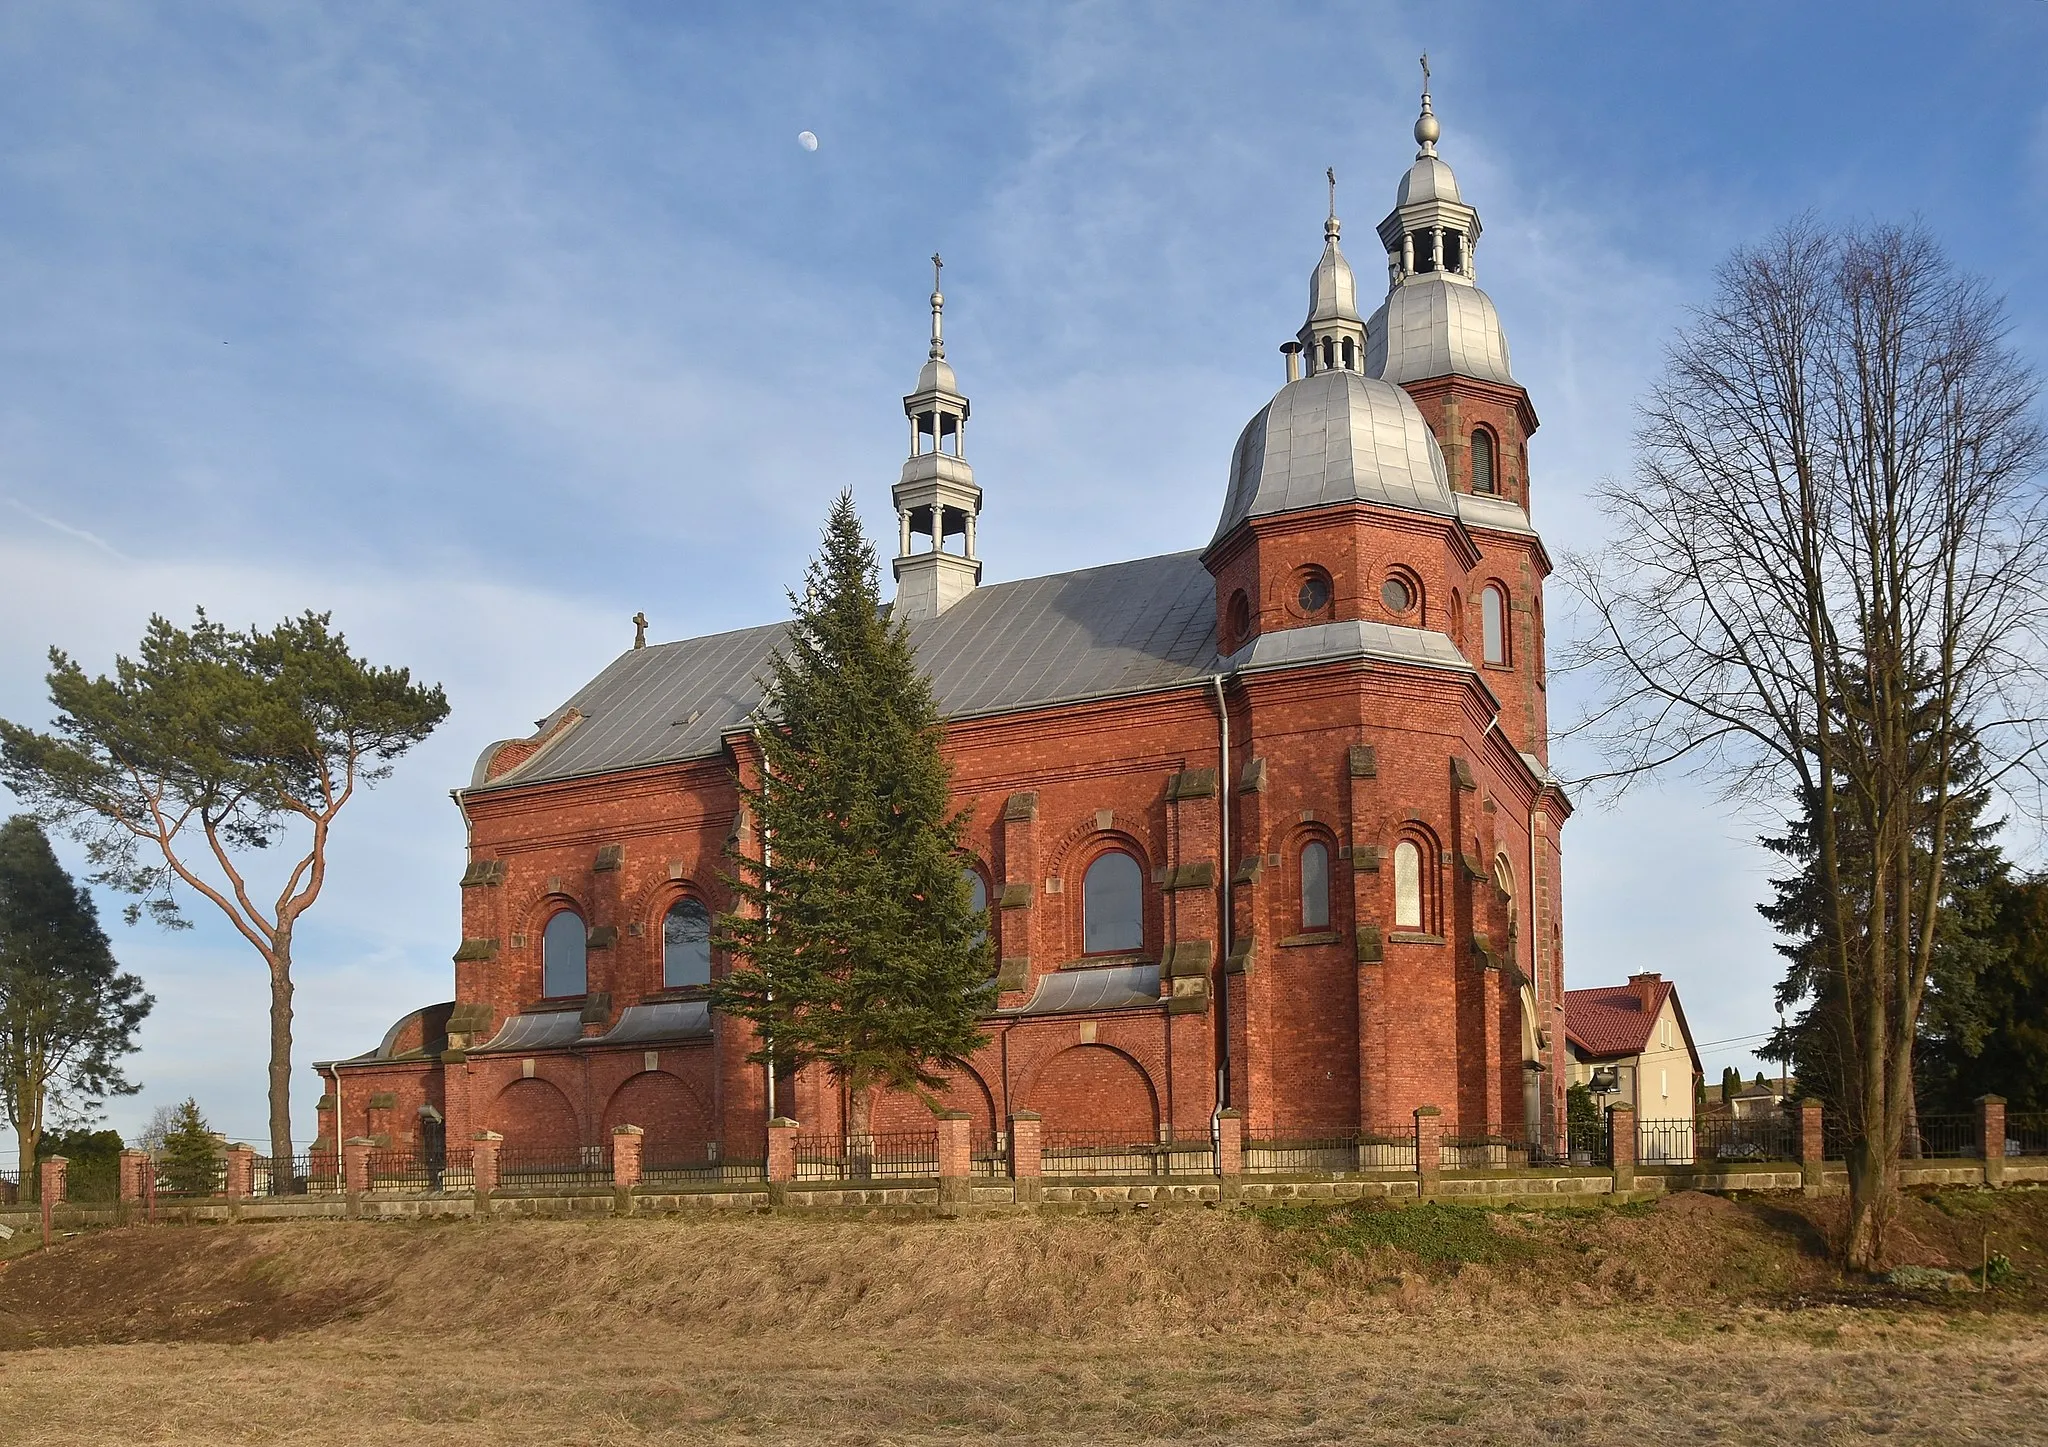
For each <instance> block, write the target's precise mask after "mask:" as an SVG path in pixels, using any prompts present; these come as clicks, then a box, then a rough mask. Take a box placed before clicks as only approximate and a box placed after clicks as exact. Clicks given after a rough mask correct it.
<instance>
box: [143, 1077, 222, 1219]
mask: <svg viewBox="0 0 2048 1447" xmlns="http://www.w3.org/2000/svg"><path fill="white" fill-rule="evenodd" d="M157 1175H158V1176H159V1177H160V1178H161V1179H162V1180H163V1182H164V1184H165V1185H166V1186H167V1187H168V1188H169V1189H171V1190H173V1191H176V1192H177V1193H178V1194H180V1195H185V1196H210V1195H212V1194H213V1193H214V1192H215V1191H216V1190H218V1189H219V1187H220V1180H221V1160H220V1148H219V1145H218V1143H217V1142H216V1141H215V1140H214V1138H213V1132H212V1131H211V1130H210V1129H208V1127H207V1124H206V1117H205V1116H203V1115H201V1114H200V1113H199V1102H198V1101H196V1100H193V1099H191V1098H190V1097H189V1096H188V1097H187V1098H186V1100H185V1103H184V1104H183V1105H180V1106H179V1107H178V1113H177V1117H176V1118H175V1120H174V1121H173V1122H172V1124H171V1128H170V1130H169V1131H167V1132H165V1134H164V1148H163V1150H162V1151H161V1152H159V1153H158V1155H157Z"/></svg>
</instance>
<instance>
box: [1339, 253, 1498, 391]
mask: <svg viewBox="0 0 2048 1447" xmlns="http://www.w3.org/2000/svg"><path fill="white" fill-rule="evenodd" d="M1365 370H1366V375H1368V376H1372V377H1383V378H1385V379H1386V380H1387V381H1389V382H1421V381H1426V380H1428V379H1429V378H1431V377H1448V376H1452V375H1456V376H1460V377H1475V378H1477V379H1478V380H1480V381H1482V382H1499V383H1502V384H1503V385H1505V386H1509V387H1516V386H1520V385H1521V384H1520V383H1519V382H1517V381H1515V377H1514V373H1513V372H1511V371H1509V369H1508V339H1507V336H1506V334H1505V333H1503V332H1502V331H1501V329H1500V314H1499V313H1498V312H1496V311H1495V310H1494V308H1493V300H1492V298H1491V297H1489V296H1487V294H1486V293H1485V292H1483V291H1481V290H1480V289H1479V288H1478V287H1476V286H1474V285H1473V284H1472V283H1471V282H1470V281H1467V280H1466V279H1465V278H1463V277H1460V276H1453V275H1447V274H1445V273H1441V272H1434V273H1426V274H1424V275H1421V276H1410V277H1406V278H1404V279H1403V280H1402V281H1401V282H1399V283H1398V284H1397V285H1396V286H1395V287H1394V289H1393V290H1392V291H1391V292H1389V293H1388V295H1387V299H1386V301H1385V302H1384V303H1382V304H1381V306H1380V309H1379V310H1378V311H1376V312H1374V313H1373V314H1372V320H1370V321H1368V322H1367V323H1366V324H1365Z"/></svg>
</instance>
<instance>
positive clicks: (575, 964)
mask: <svg viewBox="0 0 2048 1447" xmlns="http://www.w3.org/2000/svg"><path fill="white" fill-rule="evenodd" d="M584 933H585V932H584V928H583V916H582V915H580V914H578V913H576V911H575V910H573V909H565V910H562V911H561V912H560V913H558V914H556V915H555V916H554V917H553V918H552V919H550V920H549V921H548V924H547V928H546V929H545V930H544V931H542V933H541V937H540V992H541V994H543V995H545V996H548V997H549V998H554V997H556V996H561V995H581V994H583V993H585V992H586V991H588V990H589V989H590V969H589V961H588V959H587V958H586V956H585V954H584Z"/></svg>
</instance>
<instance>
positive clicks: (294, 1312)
mask: <svg viewBox="0 0 2048 1447" xmlns="http://www.w3.org/2000/svg"><path fill="white" fill-rule="evenodd" d="M281 1244H283V1243H274V1242H267V1241H265V1240H263V1239H261V1238H259V1237H257V1236H256V1235H255V1234H253V1233H249V1234H244V1233H242V1232H238V1231H233V1230H225V1229H218V1230H217V1229H201V1228H192V1229H166V1228H151V1227H130V1228H127V1229H124V1230H117V1231H104V1232H96V1233H92V1234H89V1235H85V1236H80V1237H77V1238H75V1239H73V1240H70V1241H66V1242H63V1243H61V1244H60V1245H58V1246H56V1247H53V1248H52V1249H50V1250H47V1251H39V1252H37V1253H35V1254H34V1255H32V1256H26V1257H22V1258H19V1259H17V1260H14V1261H11V1262H9V1263H8V1264H7V1266H6V1268H5V1270H4V1271H0V1350H19V1349H21V1348H24V1347H44V1346H77V1345H82V1344H85V1343H94V1342H139V1341H212V1342H242V1341H256V1340H268V1339H270V1338H273V1337H280V1336H286V1335H289V1334H291V1333H294V1332H300V1331H306V1330H309V1329H311V1328H314V1327H319V1326H325V1325H326V1324H328V1323H329V1322H333V1321H336V1320H339V1319H341V1318H343V1317H346V1316H350V1315H355V1314H358V1313H360V1312H361V1311H363V1310H364V1309H365V1308H366V1307H368V1306H369V1304H370V1303H371V1302H372V1301H373V1300H374V1299H375V1296H376V1293H375V1291H374V1290H373V1289H372V1288H371V1285H370V1283H368V1282H354V1283H336V1284H334V1285H335V1286H338V1287H339V1289H334V1287H333V1286H327V1285H318V1286H311V1287H296V1288H295V1287H294V1285H293V1284H292V1283H291V1281H290V1275H291V1266H290V1261H289V1253H288V1252H287V1251H284V1250H278V1249H274V1248H276V1247H277V1246H279V1245H281ZM267 1247H269V1248H273V1249H268V1250H266V1248H267Z"/></svg>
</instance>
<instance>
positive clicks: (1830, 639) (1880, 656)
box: [1565, 220, 2048, 1269]
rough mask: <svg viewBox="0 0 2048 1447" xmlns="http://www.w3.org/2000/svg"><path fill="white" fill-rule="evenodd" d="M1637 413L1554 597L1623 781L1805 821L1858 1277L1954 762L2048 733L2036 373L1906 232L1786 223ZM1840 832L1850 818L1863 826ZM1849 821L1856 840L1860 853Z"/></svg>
mask: <svg viewBox="0 0 2048 1447" xmlns="http://www.w3.org/2000/svg"><path fill="white" fill-rule="evenodd" d="M1717 280H1718V286H1717V289H1716V294H1715V296H1714V298H1713V300H1712V301H1711V302H1710V303H1709V304H1708V305H1706V306H1705V307H1703V308H1702V309H1700V310H1699V311H1698V312H1697V313H1696V314H1695V316H1694V318H1693V322H1692V324H1691V325H1690V326H1689V327H1688V328H1686V329H1685V330H1684V331H1683V332H1682V333H1681V335H1680V336H1679V338H1678V339H1677V341H1676V342H1675V343H1674V344H1673V346H1672V348H1671V350H1670V353H1669V356H1668V358H1667V362H1666V368H1665V371H1664V375H1663V377H1662V378H1661V380H1660V381H1659V382H1658V383H1657V385H1656V386H1655V388H1654V389H1653V390H1652V392H1651V394H1650V396H1649V398H1648V400H1647V402H1646V403H1645V404H1644V406H1643V409H1642V423H1641V428H1640V430H1639V433H1638V438H1637V443H1638V455H1637V462H1636V467H1635V476H1634V478H1633V481H1632V482H1631V483H1629V484H1620V483H1611V484H1609V485H1607V486H1605V487H1604V488H1602V489H1601V501H1602V504H1603V507H1604V509H1605V511H1606V513H1607V515H1608V517H1609V519H1610V522H1611V524H1612V528H1613V536H1612V541H1611V542H1610V543H1609V545H1608V546H1607V547H1606V548H1605V549H1604V550H1603V551H1601V552H1600V553H1598V554H1596V555H1590V556H1581V557H1574V558H1572V559H1570V560H1569V561H1568V562H1567V564H1566V568H1565V572H1566V578H1567V581H1568V583H1569V584H1570V585H1571V586H1572V588H1573V589H1574V591H1575V592H1576V593H1577V594H1578V595H1579V596H1580V598H1581V599H1582V600H1583V601H1584V603H1585V604H1586V605H1587V608H1588V612H1589V618H1590V620H1591V624H1592V625H1593V626H1592V627H1591V628H1589V629H1588V630H1587V634H1586V636H1585V637H1584V638H1583V639H1582V640H1581V641H1580V642H1579V643H1578V644H1577V645H1576V646H1575V647H1574V649H1573V656H1572V658H1571V662H1572V664H1573V665H1575V666H1577V667H1582V668H1588V669H1590V670H1592V671H1593V672H1594V673H1596V674H1597V675H1598V676H1599V678H1600V680H1601V683H1602V685H1603V688H1602V693H1601V697H1600V701H1599V703H1598V704H1597V705H1596V707H1595V708H1594V709H1593V710H1592V711H1591V713H1590V714H1589V715H1588V717H1587V719H1586V721H1585V723H1584V724H1583V725H1582V727H1584V728H1587V729H1588V730H1590V731H1591V732H1592V733H1593V734H1594V735H1595V736H1596V737H1598V738H1599V739H1600V740H1601V741H1602V743H1603V744H1604V745H1605V747H1606V750H1607V753H1608V760H1609V769H1608V772H1606V773H1605V774H1603V775H1602V776H1601V778H1602V779H1604V780H1605V781H1607V782H1608V783H1610V784H1612V785H1614V786H1615V787H1625V786H1626V784H1627V783H1628V781H1629V780H1631V779H1633V778H1636V777H1640V776H1642V775H1644V774H1646V773H1649V772H1652V771H1656V770H1660V769H1665V768H1667V767H1672V766H1676V767H1680V768H1685V769H1690V770H1693V771H1696V772H1698V773H1702V774H1705V775H1708V776H1711V777H1713V778H1716V779H1717V780H1718V781H1719V782H1720V784H1721V785H1722V786H1723V788H1724V789H1725V791H1726V792H1727V794H1728V795H1729V796H1731V797H1737V798H1742V799H1744V800H1746V801H1748V802H1750V803H1755V802H1757V801H1760V800H1765V799H1780V800H1784V801H1786V802H1785V804H1784V811H1785V813H1786V814H1788V815H1792V814H1796V813H1798V812H1800V811H1801V810H1805V809H1807V808H1808V807H1809V804H1810V805H1811V809H1810V814H1811V819H1812V824H1813V827H1814V829H1815V832H1816V835H1817V838H1816V839H1815V841H1814V844H1815V848H1816V853H1817V856H1818V868H1819V874H1820V879H1821V881H1822V884H1823V890H1822V893H1823V895H1824V897H1825V899H1826V900H1827V901H1828V902H1829V906H1830V918H1829V919H1827V920H1826V921H1825V922H1824V925H1823V930H1822V933H1823V936H1824V938H1825V943H1826V948H1827V951H1828V955H1829V961H1828V968H1829V970H1830V971H1831V974H1832V976H1833V981H1834V983H1835V984H1837V985H1838V986H1839V988H1840V990H1841V994H1842V998H1843V1001H1844V1003H1845V1007H1846V1008H1845V1012H1844V1022H1843V1029H1844V1031H1845V1035H1846V1038H1845V1040H1844V1046H1845V1051H1844V1054H1845V1059H1844V1062H1843V1067H1844V1068H1843V1075H1844V1095H1845V1100H1844V1110H1845V1114H1846V1121H1845V1124H1846V1127H1847V1134H1848V1137H1849V1146H1848V1166H1849V1182H1850V1220H1849V1229H1848V1232H1847V1233H1846V1237H1845V1240H1844V1243H1843V1250H1844V1255H1845V1257H1846V1259H1847V1261H1848V1263H1849V1264H1850V1265H1851V1266H1854V1267H1858V1268H1863V1269H1871V1268H1874V1267H1876V1266H1878V1265H1879V1264H1880V1261H1881V1259H1882V1256H1883V1251H1884V1229H1885V1224H1886V1221H1887V1219H1888V1217H1889V1213H1890V1203H1891V1202H1892V1201H1893V1200H1894V1198H1895V1191H1896V1183H1897V1156H1898V1148H1899V1141H1900V1136H1901V1133H1902V1131H1903V1129H1904V1127H1905V1124H1906V1121H1907V1118H1908V1115H1909V1113H1910V1111H1911V1101H1912V1074H1911V1070H1912V1046H1913V1032H1914V1026H1915V1022H1916V1021H1917V1019H1918V1017H1919V1013H1920V1006H1921V1001H1922V997H1923V995H1924V993H1925V990H1926V985H1927V971H1928V962H1929V956H1930V952H1931V950H1932V946H1933V941H1934V938H1935V931H1936V924H1937V915H1938V913H1939V905H1940V900H1941V898H1942V895H1943V877H1942V875H1943V868H1944V864H1945V862H1946V859H1947V856H1948V854H1949V852H1950V849H1951V847H1952V844H1953V836H1952V830H1953V827H1954V823H1955V820H1954V818H1953V809H1954V804H1955V793H1956V789H1955V787H1954V786H1955V783H1956V778H1955V771H1956V765H1957V763H1958V761H1959V754H1960V751H1961V750H1962V749H1963V748H1964V747H1965V744H1966V740H1967V738H1968V737H1970V736H1971V735H1974V737H1975V739H1976V743H1977V746H1978V748H1979V749H1980V751H1981V754H1982V762H1983V764H1984V765H1985V768H1986V772H1987V774H1988V776H1989V777H1990V778H1991V779H1992V780H1993V781H1994V782H1998V783H2002V784H2004V785H2006V786H2007V787H2010V786H2012V785H2013V784H2015V783H2016V782H2018V780H2019V779H2020V778H2022V777H2028V776H2031V775H2032V774H2033V772H2034V768H2035V765H2036V763H2037V761H2038V760H2039V758H2040V751H2041V748H2042V745H2043V742H2044V738H2048V733H2044V730H2043V727H2042V718H2041V714H2042V706H2041V697H2042V693H2043V683H2044V681H2048V673H2044V668H2043V651H2042V642H2043V633H2044V630H2043V626H2042V622H2041V615H2042V591H2041V590H2042V584H2043V581H2044V578H2048V508H2044V505H2043V498H2042V492H2041V489H2040V487H2039V480H2040V449H2041V445H2042V432H2041V428H2040V424H2039V422H2038V420H2037V418H2036V415H2035V402H2036V397H2037V393H2038V381H2037V379H2036V377H2035V376H2034V374H2033V373H2032V371H2031V370H2030V369H2029V368H2028V367H2027V366H2026V365H2025V364H2024V363H2023V362H2022V361H2021V359H2020V358H2019V357H2017V356H2016V355H2015V354H2014V353H2013V351H2012V350H2011V349H2010V348H2009V347H2008V346H2007V345H2006V341H2005V322H2004V311H2003V305H2002V303H2001V302H2000V300H1999V299H1998V298H1996V297H1995V296H1993V295H1992V294H1990V292H1989V291H1988V290H1987V289H1986V288H1985V286H1984V285H1983V283H1982V282H1980V281H1977V280H1975V279H1972V278H1970V277H1967V276H1964V275H1961V274H1959V273H1958V272H1957V271H1956V270H1955V269H1954V267H1953V266H1951V264H1950V263H1949V262H1948V260H1947V258H1946V257H1945V256H1944V254H1943V253H1942V250H1941V248H1940V246H1939V245H1938V244H1937V243H1936V242H1935V240H1934V239H1933V238H1932V237H1931V236H1930V235H1929V234H1928V233H1927V232H1926V231H1924V230H1922V229H1920V228H1919V227H1917V226H1893V225H1876V226H1869V227H1864V228H1860V229H1853V230H1846V231H1833V230H1828V229H1824V228H1822V227H1820V226H1819V225H1817V224H1815V223H1814V222H1812V221H1811V220H1800V221H1795V222H1793V223H1792V224H1790V225H1788V226H1786V227H1785V228H1783V229H1782V230H1780V231H1779V232H1778V233H1777V234H1776V235H1774V236H1773V237H1771V238H1770V239H1769V240H1768V241H1767V242H1765V243H1763V244H1762V245H1760V246H1757V247H1754V248H1748V249H1744V250H1741V251H1738V252H1737V253H1736V254H1735V255H1734V256H1732V257H1731V258H1730V259H1729V260H1728V261H1727V262H1726V263H1725V264H1724V265H1723V266H1722V268H1721V270H1720V272H1719V274H1718V278H1717ZM1845 821H1846V825H1845ZM1845 828H1849V829H1852V830H1853V833H1854V835H1855V836H1856V839H1857V841H1858V842H1857V843H1856V844H1855V845H1854V846H1852V847H1845V837H1844V834H1845Z"/></svg>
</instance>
